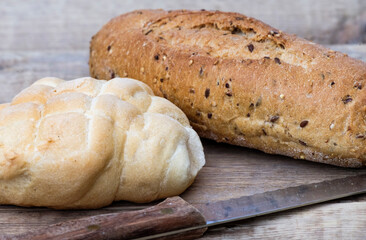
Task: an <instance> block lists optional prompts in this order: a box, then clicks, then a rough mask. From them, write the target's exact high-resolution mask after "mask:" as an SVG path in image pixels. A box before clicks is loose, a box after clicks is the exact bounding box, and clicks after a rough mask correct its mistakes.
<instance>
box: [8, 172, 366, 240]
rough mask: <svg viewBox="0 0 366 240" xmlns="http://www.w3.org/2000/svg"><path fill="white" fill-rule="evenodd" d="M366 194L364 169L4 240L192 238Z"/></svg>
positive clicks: (171, 201) (175, 201) (173, 201)
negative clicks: (233, 224)
mask: <svg viewBox="0 0 366 240" xmlns="http://www.w3.org/2000/svg"><path fill="white" fill-rule="evenodd" d="M361 193H366V174H365V173H363V174H358V175H355V176H349V177H344V178H337V179H333V180H327V181H323V182H319V183H312V184H305V185H299V186H295V187H289V188H284V189H279V190H275V191H268V192H263V193H257V194H254V195H250V196H242V197H239V198H232V199H228V200H222V201H213V202H207V203H203V204H201V203H195V204H190V203H188V202H186V201H184V200H183V199H182V198H180V197H171V198H167V199H166V200H165V201H163V202H161V203H159V204H157V205H155V206H153V207H149V208H146V209H143V210H138V211H130V212H117V213H109V214H102V215H96V216H91V217H84V218H80V219H75V220H71V221H66V222H61V223H57V224H53V225H49V226H47V227H44V228H41V229H36V230H33V231H29V232H26V233H23V234H20V235H17V236H11V237H8V238H6V237H5V238H4V239H37V240H40V239H135V238H137V239H154V238H164V239H177V238H179V239H193V238H197V237H200V236H202V235H203V233H204V232H205V231H206V230H207V228H208V227H211V226H215V225H219V224H223V223H228V222H233V221H238V220H243V219H247V218H253V217H256V216H261V215H265V214H270V213H275V212H280V211H285V210H289V209H293V208H298V207H303V206H308V205H312V204H316V203H321V202H325V201H329V200H334V199H339V198H343V197H347V196H351V195H356V194H361Z"/></svg>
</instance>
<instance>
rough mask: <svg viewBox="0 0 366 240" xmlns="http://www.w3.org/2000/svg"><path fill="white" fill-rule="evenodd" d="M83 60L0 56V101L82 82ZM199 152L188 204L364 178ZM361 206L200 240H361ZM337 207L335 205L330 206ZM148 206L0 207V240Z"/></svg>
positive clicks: (354, 201)
mask: <svg viewBox="0 0 366 240" xmlns="http://www.w3.org/2000/svg"><path fill="white" fill-rule="evenodd" d="M339 48H341V50H344V51H347V50H348V52H350V53H351V54H354V53H355V54H361V55H362V56H366V54H365V53H364V52H365V49H366V48H365V47H362V48H361V50H362V51H360V48H359V47H356V46H355V47H351V50H354V49H356V51H351V50H349V49H348V47H345V46H343V47H342V46H341V47H338V49H339ZM87 59H88V53H87V52H86V51H74V52H6V51H4V52H1V54H0V83H1V86H2V87H1V89H0V102H6V101H9V100H10V99H11V98H12V97H13V96H14V94H15V93H17V92H19V91H20V90H21V89H23V88H25V87H27V86H29V85H30V84H31V83H32V82H33V81H35V80H37V79H38V78H41V77H45V76H56V77H60V78H66V79H72V78H77V77H82V76H87V75H88V66H87ZM203 145H204V148H205V154H206V161H207V163H206V165H205V167H204V168H203V169H202V171H201V172H200V173H199V175H198V177H197V179H196V181H195V182H194V184H193V185H192V186H191V187H190V188H189V189H188V190H187V191H186V192H184V193H183V194H182V195H181V196H182V197H183V198H184V199H185V200H187V201H189V202H190V203H197V202H206V201H208V200H210V201H214V200H222V199H228V198H232V197H237V196H242V195H250V194H254V193H259V192H264V191H269V190H275V189H279V188H286V187H289V186H297V185H301V184H306V183H314V182H321V181H324V180H328V179H334V178H341V177H345V176H350V175H355V174H357V173H360V172H366V169H345V168H339V167H335V166H329V165H325V164H319V163H313V162H308V161H304V160H295V159H291V158H287V157H283V156H278V155H269V154H265V153H262V152H260V151H257V150H251V149H246V148H242V147H236V146H231V145H227V144H220V143H215V142H213V141H210V140H203ZM365 199H366V198H365V196H361V197H358V198H357V197H352V198H348V199H347V200H343V201H333V202H332V203H331V204H329V203H326V204H321V205H318V206H313V207H307V208H305V209H300V210H292V211H289V212H286V213H280V214H272V215H270V216H264V217H259V218H256V219H254V220H246V221H242V222H239V223H234V224H226V225H224V226H218V227H215V228H212V229H210V230H209V231H208V232H207V233H206V235H205V237H204V238H207V239H211V238H215V239H217V238H225V239H227V238H234V239H235V238H241V237H244V236H245V237H250V236H252V237H254V238H256V237H258V238H272V237H273V236H277V237H280V238H286V237H294V236H296V237H297V238H301V237H306V236H307V234H309V232H311V231H312V232H318V233H321V234H325V235H326V234H330V235H328V236H335V237H343V234H349V233H351V234H353V235H347V236H354V237H356V238H357V237H361V236H363V229H364V226H366V217H364V214H361V212H362V211H363V212H364V210H365V209H366V202H365ZM339 202H340V203H341V205H339V204H337V203H339ZM152 204H156V203H152ZM152 204H132V203H128V202H116V203H114V204H112V205H110V206H108V207H105V208H102V209H97V210H79V211H61V210H51V209H46V208H22V207H15V206H0V236H3V235H10V236H11V235H14V234H19V233H22V232H24V231H27V230H29V229H34V228H38V227H41V226H44V225H48V224H52V223H57V222H60V221H64V220H68V219H74V218H79V217H82V216H90V215H96V214H101V213H110V212H116V211H130V210H136V209H141V208H145V207H147V206H150V205H152ZM329 226H330V227H331V228H328V227H329ZM333 227H335V228H333ZM337 228H338V230H337ZM294 229H295V230H294ZM339 229H340V230H339ZM294 231H295V232H294ZM344 237H346V236H344Z"/></svg>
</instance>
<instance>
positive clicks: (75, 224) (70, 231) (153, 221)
mask: <svg viewBox="0 0 366 240" xmlns="http://www.w3.org/2000/svg"><path fill="white" fill-rule="evenodd" d="M205 223H206V221H205V219H204V217H203V216H202V214H201V213H200V212H199V211H198V210H197V209H196V208H195V207H193V206H192V205H190V204H189V203H187V202H186V201H184V200H183V199H182V198H180V197H172V198H167V199H166V200H165V201H163V202H162V203H160V204H157V205H156V206H153V207H150V208H146V209H143V210H138V211H130V212H119V213H109V214H102V215H96V216H91V217H85V218H80V219H75V220H71V221H66V222H61V223H57V224H53V225H50V226H47V227H45V228H41V229H36V230H32V231H30V232H26V233H23V234H21V235H17V236H12V237H11V239H34V240H35V239H37V240H40V239H133V238H140V237H146V236H152V235H156V234H159V233H165V232H170V231H174V230H179V229H184V228H189V227H195V226H201V225H204V224H205ZM206 229H207V228H200V229H196V230H191V231H187V232H183V233H180V234H176V235H173V236H169V237H167V239H174V238H175V239H176V238H179V239H192V238H197V237H200V236H202V234H203V233H204V232H205V231H206Z"/></svg>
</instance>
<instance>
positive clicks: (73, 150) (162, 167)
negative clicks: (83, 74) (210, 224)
mask: <svg viewBox="0 0 366 240" xmlns="http://www.w3.org/2000/svg"><path fill="white" fill-rule="evenodd" d="M204 162H205V160H204V155H203V149H202V145H201V142H200V140H199V137H198V135H197V133H196V132H194V130H193V129H192V128H191V127H190V126H189V121H188V119H187V118H186V116H185V115H184V113H183V112H182V111H181V110H180V109H178V108H177V107H176V106H174V104H172V103H170V102H169V101H168V100H166V99H163V98H160V97H156V96H153V93H152V91H151V89H150V88H149V87H148V86H146V85H145V84H143V83H141V82H139V81H136V80H133V79H127V78H125V79H120V78H116V79H113V80H111V81H109V82H106V81H97V80H95V79H92V78H80V79H76V80H73V81H63V80H61V79H57V78H44V79H41V80H39V81H37V82H35V83H34V84H33V85H32V86H30V87H28V88H26V89H25V90H23V91H22V92H21V93H19V94H18V95H17V96H16V97H15V98H14V99H13V101H12V102H11V103H10V104H2V105H0V204H15V205H20V206H45V207H52V208H98V207H102V206H106V205H108V204H110V203H111V202H112V201H117V200H128V201H133V202H148V201H153V200H155V199H159V198H165V197H168V196H174V195H178V194H180V193H181V192H183V191H184V190H185V189H186V188H187V187H188V186H189V185H190V184H191V183H192V182H193V180H194V178H195V176H196V175H197V172H198V171H199V170H200V169H201V167H202V166H203V164H204Z"/></svg>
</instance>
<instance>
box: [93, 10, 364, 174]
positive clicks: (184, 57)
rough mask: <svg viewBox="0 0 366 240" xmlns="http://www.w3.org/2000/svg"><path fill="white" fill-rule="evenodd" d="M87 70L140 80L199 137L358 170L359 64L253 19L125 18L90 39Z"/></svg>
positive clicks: (201, 14)
mask: <svg viewBox="0 0 366 240" xmlns="http://www.w3.org/2000/svg"><path fill="white" fill-rule="evenodd" d="M89 64H90V74H91V75H92V76H93V77H95V78H99V79H110V78H114V77H115V76H125V77H126V76H128V77H133V78H136V79H139V80H141V81H143V82H145V83H146V84H148V85H149V86H150V87H151V88H152V89H153V91H154V92H155V94H157V95H159V96H164V97H165V98H167V99H169V100H170V101H172V102H173V103H174V104H176V105H177V106H178V107H179V108H181V109H182V110H183V111H184V112H185V113H186V115H187V116H188V118H189V120H190V122H191V124H192V126H193V127H194V128H195V129H196V130H197V132H198V133H199V135H200V136H202V137H207V138H210V139H214V140H216V141H219V142H226V143H231V144H236V145H241V146H245V147H250V148H256V149H260V150H262V151H264V152H267V153H273V154H283V155H287V156H290V157H293V158H299V159H307V160H311V161H316V162H322V163H328V164H333V165H338V166H343V167H361V166H364V165H365V164H366V145H365V138H366V137H365V136H366V92H365V91H366V90H365V88H364V85H365V78H366V64H365V63H363V62H361V61H359V60H356V59H352V58H350V57H348V56H347V55H345V54H343V53H339V52H335V51H332V50H329V49H327V48H325V47H322V46H319V45H317V44H314V43H312V42H309V41H306V40H304V39H301V38H299V37H296V36H294V35H289V34H286V33H283V32H281V31H279V30H277V29H275V28H272V27H270V26H268V25H266V24H264V23H262V22H261V21H258V20H255V19H253V18H250V17H246V16H244V15H241V14H237V13H225V12H219V11H163V10H142V11H134V12H131V13H127V14H124V15H121V16H119V17H116V18H114V19H112V20H111V21H110V22H109V23H107V24H106V25H105V26H104V27H103V28H102V29H101V30H100V31H99V32H98V33H97V34H96V35H95V36H94V37H93V38H92V41H91V47H90V61H89Z"/></svg>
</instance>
